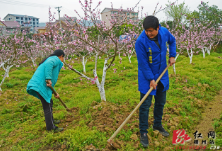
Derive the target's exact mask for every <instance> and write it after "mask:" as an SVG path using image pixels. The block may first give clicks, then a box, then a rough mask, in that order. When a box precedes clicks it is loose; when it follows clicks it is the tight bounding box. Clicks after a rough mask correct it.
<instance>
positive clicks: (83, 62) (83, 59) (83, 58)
mask: <svg viewBox="0 0 222 151" xmlns="http://www.w3.org/2000/svg"><path fill="white" fill-rule="evenodd" d="M86 63H87V58H86V60H85V56H83V57H82V66H83V73H84V74H85V73H86Z"/></svg>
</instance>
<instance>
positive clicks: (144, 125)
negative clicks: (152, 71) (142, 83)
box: [139, 82, 166, 134]
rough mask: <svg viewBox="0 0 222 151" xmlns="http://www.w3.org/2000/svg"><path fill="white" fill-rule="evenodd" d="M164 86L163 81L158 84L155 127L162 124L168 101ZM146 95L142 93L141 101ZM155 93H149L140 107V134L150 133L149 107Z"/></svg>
mask: <svg viewBox="0 0 222 151" xmlns="http://www.w3.org/2000/svg"><path fill="white" fill-rule="evenodd" d="M163 89H164V86H163V84H162V83H161V82H159V83H158V85H157V92H156V96H154V97H155V105H154V125H153V126H154V127H159V126H162V123H161V121H162V116H163V108H164V105H165V103H166V91H164V92H162V91H163ZM144 96H145V94H143V93H140V101H141V100H142V98H143V97H144ZM152 98H153V95H149V96H148V97H147V98H146V100H145V101H144V102H143V104H142V105H141V106H140V109H139V128H140V134H142V133H148V132H147V129H148V117H149V108H150V106H151V102H152Z"/></svg>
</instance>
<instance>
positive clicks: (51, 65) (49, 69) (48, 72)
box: [45, 59, 57, 80]
mask: <svg viewBox="0 0 222 151" xmlns="http://www.w3.org/2000/svg"><path fill="white" fill-rule="evenodd" d="M46 61H47V62H46V63H45V79H46V80H51V79H52V70H53V68H54V67H55V66H56V65H57V64H56V62H55V61H54V60H53V59H48V60H46Z"/></svg>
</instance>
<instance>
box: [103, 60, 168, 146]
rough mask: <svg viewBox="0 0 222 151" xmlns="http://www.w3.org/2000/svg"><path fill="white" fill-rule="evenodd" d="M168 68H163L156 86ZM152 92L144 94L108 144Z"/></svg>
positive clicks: (109, 140)
mask: <svg viewBox="0 0 222 151" xmlns="http://www.w3.org/2000/svg"><path fill="white" fill-rule="evenodd" d="M169 67H170V64H169V65H168V66H167V67H166V68H165V70H164V71H163V72H162V74H161V75H160V76H159V78H158V79H157V80H156V84H157V83H158V82H159V81H160V79H161V78H162V76H163V75H164V74H165V72H166V71H167V69H168V68H169ZM152 90H153V87H151V88H150V89H149V91H148V92H147V93H146V95H145V96H144V97H143V99H142V100H141V101H140V103H139V104H138V105H137V106H136V108H135V109H134V110H133V111H132V112H131V113H130V115H129V116H128V117H127V118H126V119H125V121H124V122H123V123H122V124H121V125H120V126H119V128H118V129H117V130H116V131H115V132H114V133H113V135H112V136H111V137H110V138H109V139H108V140H107V142H108V143H111V141H112V140H113V139H114V138H115V137H116V135H117V134H118V133H119V132H120V130H121V129H122V128H123V126H124V125H125V124H126V123H127V122H128V121H129V119H130V118H131V117H132V115H133V114H134V113H135V112H136V110H137V109H138V108H139V107H140V106H141V104H142V103H143V102H144V101H145V99H146V98H147V97H148V95H149V94H150V92H151V91H152Z"/></svg>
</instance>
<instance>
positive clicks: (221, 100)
mask: <svg viewBox="0 0 222 151" xmlns="http://www.w3.org/2000/svg"><path fill="white" fill-rule="evenodd" d="M197 104H201V102H200V101H199V102H197ZM221 108H222V90H221V91H220V92H219V95H217V96H216V97H215V101H213V102H210V103H209V104H208V105H207V106H205V111H204V113H202V116H203V119H202V120H201V121H200V123H199V124H198V125H197V126H196V127H195V128H194V129H193V133H194V132H196V131H198V134H199V133H201V134H202V137H203V138H202V139H198V140H199V146H202V147H203V146H206V145H202V140H207V144H209V141H208V133H209V131H214V127H213V119H215V118H216V119H218V118H220V114H221ZM193 133H192V134H190V135H189V136H190V137H191V141H190V142H188V143H187V145H188V146H193V145H194V140H195V137H194V134H193ZM196 140H197V139H196ZM202 150H203V149H200V151H202ZM186 151H187V150H186Z"/></svg>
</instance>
